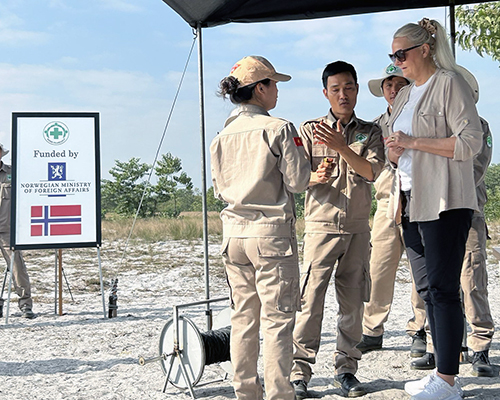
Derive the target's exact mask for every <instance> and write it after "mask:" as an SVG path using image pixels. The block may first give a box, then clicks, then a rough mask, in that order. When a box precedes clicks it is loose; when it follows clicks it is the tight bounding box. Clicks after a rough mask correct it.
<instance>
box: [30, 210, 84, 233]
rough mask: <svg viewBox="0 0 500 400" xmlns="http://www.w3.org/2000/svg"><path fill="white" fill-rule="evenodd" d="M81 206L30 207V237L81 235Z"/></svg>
mask: <svg viewBox="0 0 500 400" xmlns="http://www.w3.org/2000/svg"><path fill="white" fill-rule="evenodd" d="M81 217H82V206H81V205H51V206H31V236H59V235H81V234H82V218H81Z"/></svg>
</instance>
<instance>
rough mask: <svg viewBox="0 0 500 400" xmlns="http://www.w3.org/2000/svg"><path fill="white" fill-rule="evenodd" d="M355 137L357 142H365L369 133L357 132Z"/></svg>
mask: <svg viewBox="0 0 500 400" xmlns="http://www.w3.org/2000/svg"><path fill="white" fill-rule="evenodd" d="M355 139H356V141H357V142H360V143H364V142H366V139H368V135H365V134H364V133H356V136H355Z"/></svg>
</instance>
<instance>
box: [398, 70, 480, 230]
mask: <svg viewBox="0 0 500 400" xmlns="http://www.w3.org/2000/svg"><path fill="white" fill-rule="evenodd" d="M413 85H414V83H413V84H411V85H409V86H406V87H404V88H403V89H401V91H400V92H399V93H398V96H397V97H396V100H395V101H394V105H393V111H392V114H391V117H390V120H389V131H390V133H391V134H392V133H393V124H394V121H395V120H396V118H397V117H398V116H399V115H400V114H401V111H402V110H403V107H404V105H405V104H406V103H407V102H408V98H409V96H410V91H411V88H412V87H413ZM412 132H413V136H415V137H426V138H447V137H452V136H453V137H456V138H457V140H456V142H455V150H454V154H453V158H447V157H443V156H438V155H435V154H431V153H427V152H423V151H414V152H413V162H412V191H411V192H412V193H411V200H410V221H433V220H436V219H439V214H440V213H441V212H443V211H447V210H451V209H458V208H468V209H472V210H477V209H478V205H477V198H476V191H475V184H474V173H473V157H474V155H475V154H477V153H478V152H479V151H480V150H481V145H482V136H483V133H482V129H481V122H480V120H479V116H478V113H477V110H476V105H475V103H474V99H473V97H472V92H471V89H470V87H469V85H468V84H467V82H466V81H465V79H464V78H463V77H462V76H461V75H459V74H457V73H455V72H452V71H448V70H444V69H438V70H437V71H436V74H435V76H434V79H433V80H432V81H431V82H430V84H429V87H428V88H427V90H426V91H425V93H424V94H423V95H422V98H421V99H420V100H419V103H418V104H417V106H416V108H415V113H414V114H413V121H412ZM399 188H400V181H399V174H397V179H396V180H395V184H394V186H393V189H392V191H391V204H390V207H389V213H392V216H390V217H392V218H393V219H396V220H399V215H398V214H399V211H398V209H399V208H400V207H398V206H399V196H400V190H399Z"/></svg>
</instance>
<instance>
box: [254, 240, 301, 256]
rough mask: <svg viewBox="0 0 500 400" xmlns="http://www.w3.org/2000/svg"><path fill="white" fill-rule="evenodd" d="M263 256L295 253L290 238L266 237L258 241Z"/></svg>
mask: <svg viewBox="0 0 500 400" xmlns="http://www.w3.org/2000/svg"><path fill="white" fill-rule="evenodd" d="M257 246H258V248H259V255H260V256H261V257H285V256H291V255H292V254H293V250H292V242H291V239H290V238H279V237H264V238H259V239H258V242H257Z"/></svg>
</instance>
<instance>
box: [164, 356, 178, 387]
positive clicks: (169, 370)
mask: <svg viewBox="0 0 500 400" xmlns="http://www.w3.org/2000/svg"><path fill="white" fill-rule="evenodd" d="M174 357H175V353H172V355H171V356H170V363H169V365H168V372H167V377H166V379H165V385H163V393H165V391H166V390H167V385H168V379H169V378H170V373H171V372H172V367H173V365H174Z"/></svg>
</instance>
